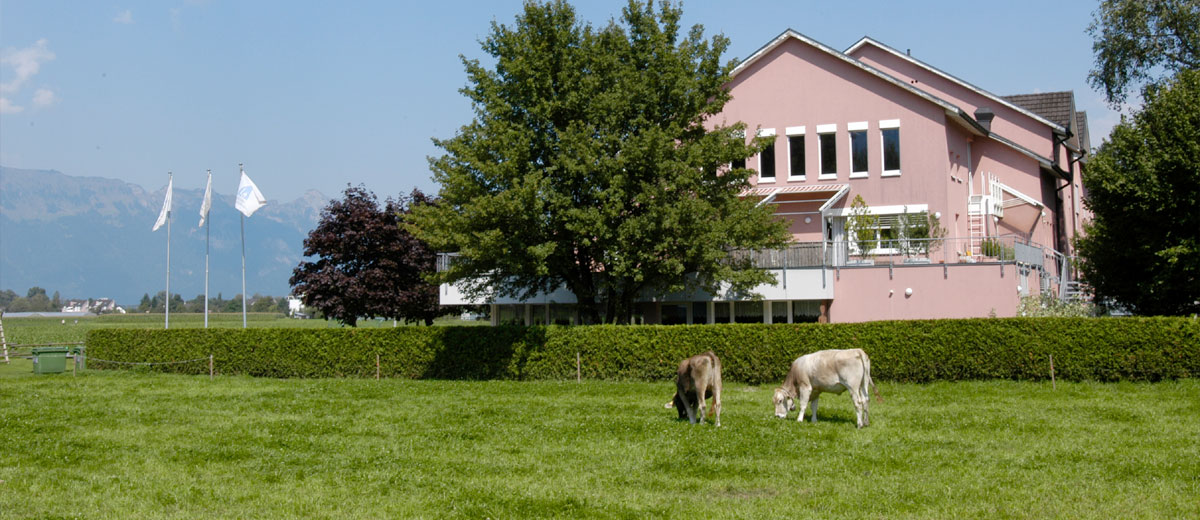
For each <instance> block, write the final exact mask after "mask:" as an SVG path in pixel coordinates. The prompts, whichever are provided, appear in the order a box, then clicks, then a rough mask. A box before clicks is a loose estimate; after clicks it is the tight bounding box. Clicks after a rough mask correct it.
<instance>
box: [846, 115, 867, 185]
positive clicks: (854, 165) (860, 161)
mask: <svg viewBox="0 0 1200 520" xmlns="http://www.w3.org/2000/svg"><path fill="white" fill-rule="evenodd" d="M847 127H848V128H849V130H850V178H851V179H854V178H861V177H866V176H867V123H865V122H863V123H850V124H849V125H847Z"/></svg>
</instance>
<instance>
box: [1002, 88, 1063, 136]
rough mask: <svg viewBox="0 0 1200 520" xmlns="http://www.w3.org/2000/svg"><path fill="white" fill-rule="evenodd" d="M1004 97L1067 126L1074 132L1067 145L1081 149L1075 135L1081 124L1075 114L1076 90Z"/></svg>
mask: <svg viewBox="0 0 1200 520" xmlns="http://www.w3.org/2000/svg"><path fill="white" fill-rule="evenodd" d="M1004 99H1005V100H1006V101H1010V102H1012V103H1013V104H1015V105H1018V106H1021V107H1023V108H1025V109H1027V110H1029V111H1030V112H1034V113H1036V114H1038V115H1040V116H1042V117H1044V118H1046V119H1049V120H1051V121H1053V122H1055V123H1058V124H1059V125H1062V126H1063V127H1065V128H1067V129H1068V130H1069V131H1070V133H1071V134H1072V135H1071V137H1070V138H1069V139H1067V146H1069V147H1071V149H1072V150H1079V139H1078V138H1077V136H1076V135H1075V134H1078V133H1079V125H1078V123H1077V121H1076V116H1075V93H1074V92H1072V91H1070V90H1067V91H1064V92H1040V93H1037V94H1016V95H1012V96H1004Z"/></svg>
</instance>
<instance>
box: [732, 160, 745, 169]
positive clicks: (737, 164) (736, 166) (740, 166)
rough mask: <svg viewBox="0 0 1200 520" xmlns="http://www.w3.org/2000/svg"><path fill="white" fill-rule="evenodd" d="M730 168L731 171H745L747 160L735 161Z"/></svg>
mask: <svg viewBox="0 0 1200 520" xmlns="http://www.w3.org/2000/svg"><path fill="white" fill-rule="evenodd" d="M729 167H730V169H733V170H743V169H745V168H746V160H745V159H734V160H733V163H731V164H730V165H729Z"/></svg>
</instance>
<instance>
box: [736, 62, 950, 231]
mask: <svg viewBox="0 0 1200 520" xmlns="http://www.w3.org/2000/svg"><path fill="white" fill-rule="evenodd" d="M730 87H731V91H732V95H733V99H732V100H731V101H730V102H729V103H728V104H726V105H725V110H724V111H723V113H722V114H721V115H719V116H717V117H716V118H715V120H714V121H713V122H715V123H720V124H725V125H729V124H733V123H734V122H736V121H744V122H746V124H747V125H748V126H749V128H748V132H747V133H748V134H750V135H754V133H755V129H756V128H774V129H775V132H776V140H775V147H776V182H774V183H771V184H767V183H764V184H762V185H761V186H789V185H792V184H800V183H791V182H789V181H788V171H787V165H788V161H787V154H788V149H787V146H788V145H787V137H786V135H785V134H786V129H787V127H796V126H804V127H806V133H805V157H806V169H807V176H806V179H805V181H803V184H832V183H849V184H850V193H849V194H848V195H847V196H846V197H845V198H843V200H842V201H840V202H839V204H838V205H837V207H848V206H849V204H850V202H851V201H852V200H853V199H854V196H855V195H862V197H863V198H864V199H865V200H866V202H867V204H868V205H871V206H881V205H901V204H910V205H911V204H928V205H929V208H930V211H941V212H943V214H947V213H949V211H947V210H948V205H949V201H948V197H947V191H948V189H949V188H948V186H949V185H950V183H951V181H950V180H949V170H950V167H951V166H950V162H949V161H948V159H947V155H948V148H947V139H946V135H947V122H946V116H945V111H944V110H943V109H942V108H941V107H939V106H937V105H935V104H933V103H930V102H928V101H926V100H924V99H921V98H919V97H917V96H915V95H913V94H911V93H908V92H906V91H903V90H901V89H899V88H897V87H896V86H895V85H892V84H890V83H887V82H885V81H883V80H881V79H879V78H877V77H875V76H873V75H871V74H869V73H866V72H864V71H862V70H860V69H858V68H857V67H855V66H853V65H851V64H848V63H845V62H843V61H842V60H840V59H838V58H836V57H834V56H831V55H829V54H827V53H826V52H824V51H821V50H820V49H817V48H814V47H811V46H809V45H808V44H806V43H804V42H802V41H799V40H796V39H789V40H787V41H785V42H784V43H782V44H780V45H779V46H778V47H776V48H774V49H772V50H771V51H770V52H768V53H767V54H766V55H764V56H762V57H761V58H760V59H759V60H758V61H756V62H754V63H753V64H752V65H750V66H749V67H748V68H746V69H745V70H742V71H741V72H740V73H739V74H738V75H737V77H735V78H734V79H733V81H732V82H731V83H730ZM891 119H898V120H899V121H900V161H901V175H900V176H898V177H881V173H882V171H883V157H882V146H881V144H880V129H879V122H880V121H881V120H891ZM862 121H866V122H867V142H868V176H867V177H866V178H863V179H851V178H850V169H851V165H850V137H849V132H848V130H847V126H848V124H849V123H852V122H862ZM824 124H836V125H837V166H838V173H837V178H836V180H818V177H819V171H820V170H819V162H818V161H819V153H820V152H819V148H818V146H819V143H818V137H817V135H818V133H817V126H818V125H824ZM747 164H748V166H750V167H756V166H757V165H758V160H757V158H751V159H750V160H748V161H747ZM962 198H963V199H964V202H963V204H964V208H965V197H962ZM797 206H800V205H797ZM810 206H811V205H810ZM779 211H781V212H783V211H794V210H793V209H780V210H779ZM964 211H965V210H964ZM802 219H803V218H802V217H800V220H802ZM814 221H819V219H816V218H814ZM808 229H810V226H793V233H798V235H797V236H796V239H797V240H817V239H819V238H820V227H819V226H811V229H812V232H811V233H810V232H808V231H807V230H808Z"/></svg>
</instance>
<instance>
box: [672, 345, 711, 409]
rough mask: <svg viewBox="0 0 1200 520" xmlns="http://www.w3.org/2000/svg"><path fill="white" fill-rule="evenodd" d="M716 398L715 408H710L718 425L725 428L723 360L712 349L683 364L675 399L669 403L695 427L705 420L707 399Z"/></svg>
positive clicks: (677, 375)
mask: <svg viewBox="0 0 1200 520" xmlns="http://www.w3.org/2000/svg"><path fill="white" fill-rule="evenodd" d="M709 395H712V400H713V402H712V408H710V409H708V416H709V418H714V417H715V421H714V424H716V425H717V426H720V425H721V360H720V359H718V358H717V355H716V354H714V353H713V352H712V351H711V350H710V351H708V352H705V353H703V354H698V355H695V356H692V357H690V358H687V359H685V360H683V362H681V363H679V371H678V373H677V374H676V375H675V396H674V397H672V398H671V402H669V403H667V404H666V407H667V408H671V407H672V406H673V407H675V408H676V410H677V411H678V412H679V418H680V419H682V418H683V417H684V415H687V418H688V422H690V423H692V424H695V423H697V422H703V421H704V415H705V409H706V408H707V404H706V403H705V399H706V398H707V396H709Z"/></svg>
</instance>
